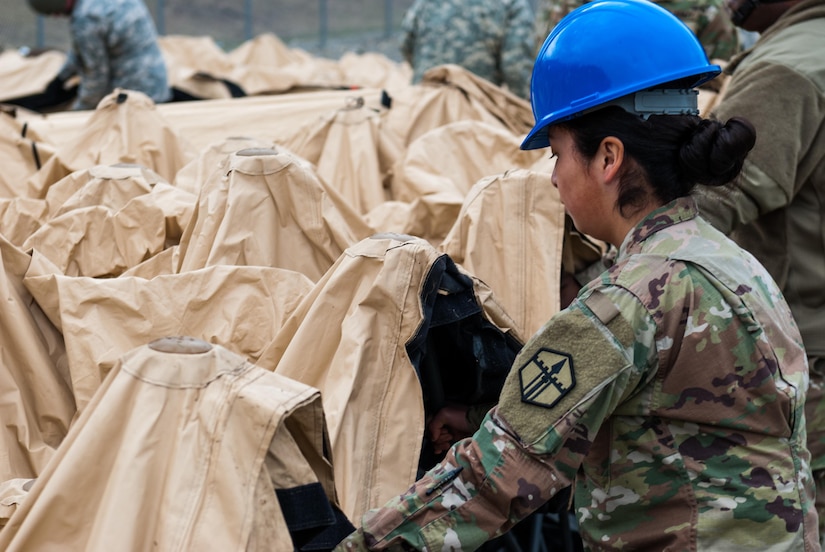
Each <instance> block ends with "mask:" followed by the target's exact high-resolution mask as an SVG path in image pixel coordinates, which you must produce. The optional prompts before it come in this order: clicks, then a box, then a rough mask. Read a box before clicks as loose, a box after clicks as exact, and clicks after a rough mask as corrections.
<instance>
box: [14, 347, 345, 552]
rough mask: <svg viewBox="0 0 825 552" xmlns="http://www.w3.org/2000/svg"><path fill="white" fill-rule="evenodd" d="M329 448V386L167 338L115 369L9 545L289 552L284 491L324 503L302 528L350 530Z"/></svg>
mask: <svg viewBox="0 0 825 552" xmlns="http://www.w3.org/2000/svg"><path fill="white" fill-rule="evenodd" d="M326 440H327V435H326V431H325V427H324V416H323V409H322V406H321V401H320V394H319V393H318V390H316V389H313V388H311V387H309V386H306V385H303V384H300V383H298V382H295V381H293V380H290V379H289V378H285V377H283V376H280V375H278V374H274V373H272V372H270V371H268V370H264V369H262V368H260V367H257V366H255V365H254V364H251V363H250V362H248V361H247V360H246V359H245V358H243V357H241V356H239V355H237V354H235V353H233V352H231V351H229V350H227V349H225V348H224V347H221V346H218V345H210V344H208V343H206V342H203V341H200V340H196V339H191V338H185V337H174V338H165V339H161V340H156V341H153V342H151V343H149V344H148V345H143V346H140V347H138V348H136V349H134V350H132V351H129V352H128V353H126V354H125V355H123V356H122V357H121V358H120V359H119V360H118V361H117V364H116V365H115V367H114V368H113V369H112V371H111V373H110V374H109V376H108V377H107V379H106V380H105V382H104V385H103V387H101V389H100V392H99V393H97V394H96V395H95V397H94V399H93V401H92V402H91V403H90V404H89V408H88V409H87V410H86V411H85V412H84V413H83V414H81V415H80V417H79V418H78V420H77V422H76V423H75V424H74V425H73V426H72V429H71V431H70V433H69V435H67V437H66V439H65V440H64V442H63V444H62V446H61V447H60V450H59V453H58V454H57V455H55V457H54V459H53V461H52V462H50V463H49V465H48V467H47V469H45V470H44V471H43V473H42V474H41V475H40V476H39V477H38V478H37V480H36V481H35V482H34V484H33V485H32V486H31V489H30V491H29V494H28V496H26V498H25V499H24V500H23V501H22V503H21V504H20V506H19V507H18V509H17V511H16V512H15V514H14V515H13V516H12V517H11V519H10V520H9V522H8V524H7V525H6V526H5V528H4V529H3V531H2V532H1V534H0V547H2V549H3V550H8V551H12V550H48V549H57V548H61V549H71V550H88V551H93V550H100V551H103V550H122V549H133V550H148V549H150V548H159V549H162V550H169V551H173V550H180V551H183V550H269V551H279V550H281V551H284V552H286V551H290V552H292V551H293V550H295V549H296V547H295V546H294V543H293V542H292V539H291V538H289V536H288V535H290V527H289V526H288V525H287V522H286V520H285V519H284V515H283V509H282V506H281V504H282V501H283V500H288V499H289V494H288V493H286V494H281V495H278V494H277V491H291V490H297V489H302V490H303V496H304V497H312V499H313V500H315V501H316V502H315V504H314V508H309V506H310V505H309V504H305V505H304V506H306V507H307V508H306V509H305V510H304V515H305V517H304V519H303V522H304V523H303V528H304V530H306V529H307V528H313V529H315V530H316V531H317V532H320V531H323V530H324V529H326V528H328V527H329V526H332V525H334V524H335V523H336V522H338V523H341V522H345V520H343V519H342V518H338V519H337V518H335V516H334V515H331V514H332V513H333V511H334V510H333V507H334V506H335V504H336V498H335V490H334V482H333V480H332V473H331V458H329V456H328V455H327V454H326V452H325V451H326V450H327V447H326V445H325V442H326ZM90 466H94V469H90ZM313 489H315V491H313ZM290 506H291V507H293V508H294V507H296V505H295V504H290ZM313 512H314V513H315V514H316V519H315V520H313V519H311V517H312V514H313ZM318 513H321V514H322V515H320V516H317V514H318ZM313 521H314V523H313ZM313 526H314V527H313ZM301 536H302V538H303V539H304V540H307V535H306V533H302V534H301Z"/></svg>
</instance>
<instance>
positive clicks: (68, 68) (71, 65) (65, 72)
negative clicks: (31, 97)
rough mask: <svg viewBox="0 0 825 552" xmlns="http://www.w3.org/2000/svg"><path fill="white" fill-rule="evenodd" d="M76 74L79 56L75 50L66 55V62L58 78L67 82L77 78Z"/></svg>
mask: <svg viewBox="0 0 825 552" xmlns="http://www.w3.org/2000/svg"><path fill="white" fill-rule="evenodd" d="M76 74H77V55H75V53H74V50H69V52H68V53H67V54H66V61H65V62H63V67H61V68H60V72H59V73H58V74H57V76H58V77H60V78H61V79H63V80H64V81H65V80H68V79H70V78H71V77H73V76H75V75H76Z"/></svg>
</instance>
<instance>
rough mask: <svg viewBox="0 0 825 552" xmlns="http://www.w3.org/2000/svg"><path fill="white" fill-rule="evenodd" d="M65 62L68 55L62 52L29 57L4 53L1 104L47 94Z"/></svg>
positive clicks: (0, 75) (0, 70)
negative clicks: (47, 88) (49, 86)
mask: <svg viewBox="0 0 825 552" xmlns="http://www.w3.org/2000/svg"><path fill="white" fill-rule="evenodd" d="M65 61H66V54H65V52H61V51H58V50H47V51H44V52H39V53H38V54H37V55H29V56H24V55H23V54H21V53H20V52H19V51H17V50H7V51H3V52H0V83H2V86H0V102H4V101H8V100H13V99H17V98H25V97H27V96H31V95H33V94H39V93H41V92H43V90H44V89H45V88H46V85H47V84H49V81H50V80H52V79H53V78H54V77H56V76H57V73H58V72H59V71H60V68H61V67H62V66H63V62H65Z"/></svg>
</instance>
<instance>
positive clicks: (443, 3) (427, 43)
mask: <svg viewBox="0 0 825 552" xmlns="http://www.w3.org/2000/svg"><path fill="white" fill-rule="evenodd" d="M401 25H402V33H403V35H402V42H401V53H402V55H403V56H404V59H405V60H406V61H408V62H409V63H410V65H412V68H413V81H414V82H419V81H420V80H421V77H422V76H423V74H424V73H425V72H426V71H427V69H430V68H432V67H435V66H437V65H445V64H455V65H460V66H462V67H464V68H465V69H467V70H469V71H470V72H472V73H473V74H475V75H477V76H479V77H481V78H483V79H486V80H488V81H490V82H492V83H494V84H496V85H499V86H501V85H507V88H508V89H509V90H510V92H512V93H513V94H515V95H517V96H520V97H522V98H528V97H529V96H530V77H531V74H532V71H533V60H534V58H535V55H536V49H535V48H536V38H535V34H534V28H535V24H534V18H533V11H532V8H531V7H530V4H529V3H528V1H527V0H416V1H415V3H414V4H413V5H412V6H411V7H410V9H409V10H408V11H407V13H406V14H405V16H404V20H403V22H402V24H401Z"/></svg>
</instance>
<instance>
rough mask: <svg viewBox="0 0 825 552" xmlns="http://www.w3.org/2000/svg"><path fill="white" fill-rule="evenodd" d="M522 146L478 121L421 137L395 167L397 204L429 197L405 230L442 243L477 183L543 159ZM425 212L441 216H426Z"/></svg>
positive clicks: (393, 186)
mask: <svg viewBox="0 0 825 552" xmlns="http://www.w3.org/2000/svg"><path fill="white" fill-rule="evenodd" d="M520 142H521V139H520V138H519V137H517V136H516V135H514V134H513V133H511V132H510V131H508V130H506V129H504V128H502V127H500V126H497V125H494V124H490V123H485V122H483V121H477V120H466V121H456V122H451V123H447V124H444V125H441V126H439V127H437V128H434V129H433V130H430V131H429V132H427V133H426V134H423V135H421V136H420V137H419V138H418V139H416V140H415V141H414V142H412V143H411V144H410V145H409V147H408V148H407V149H406V151H405V152H404V155H403V156H402V157H401V158H400V159H399V160H398V162H397V163H396V164H395V166H394V167H393V177H392V180H391V193H392V198H393V199H394V200H396V201H401V202H406V203H414V202H419V203H420V202H421V200H422V198H425V197H426V198H429V200H430V204H429V205H421V206H419V208H418V209H415V210H413V212H412V215H413V216H412V217H411V219H410V221H409V223H408V225H407V226H406V227H405V228H404V229H403V230H404V231H405V232H407V233H410V234H412V235H416V236H420V237H423V238H425V239H427V240H430V241H431V243H433V244H436V245H437V244H439V243H440V242H441V241H442V240H443V239H444V238H445V237H446V235H447V232H448V231H449V230H450V228H452V226H453V224H454V223H455V220H456V218H457V217H458V214H459V211H460V210H461V206H462V204H463V203H464V198H465V196H466V195H467V193H468V192H469V191H470V188H472V186H473V185H474V184H475V183H476V182H478V181H479V180H480V179H482V178H485V177H487V176H492V175H496V174H501V173H503V172H505V171H507V170H509V169H515V168H530V167H531V166H533V165H534V164H535V163H536V162H537V161H538V160H539V159H540V158H541V156H542V155H543V153H542V152H540V151H538V152H537V151H522V150H520V149H519V144H520ZM430 196H433V197H430ZM436 202H437V203H438V206H437V207H436V206H435V205H434V203H436ZM421 209H423V210H425V211H428V212H429V213H430V215H435V214H438V217H437V218H435V217H432V216H431V217H424V216H421V215H420V214H418V213H419V212H420V210H421ZM372 215H373V216H376V215H375V213H373V214H372Z"/></svg>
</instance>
